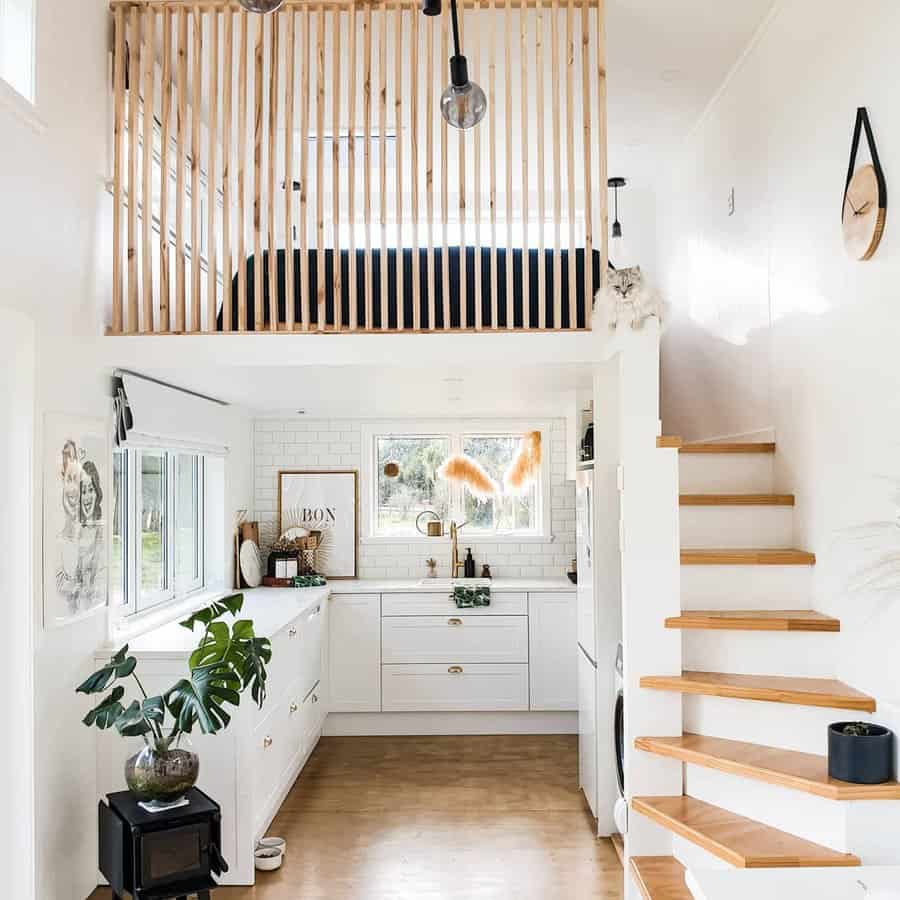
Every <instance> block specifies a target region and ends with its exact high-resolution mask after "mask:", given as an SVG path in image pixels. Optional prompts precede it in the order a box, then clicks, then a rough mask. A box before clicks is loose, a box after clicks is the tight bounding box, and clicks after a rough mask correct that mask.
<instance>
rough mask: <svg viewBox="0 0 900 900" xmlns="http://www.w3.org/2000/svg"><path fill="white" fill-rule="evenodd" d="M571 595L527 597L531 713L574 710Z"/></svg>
mask: <svg viewBox="0 0 900 900" xmlns="http://www.w3.org/2000/svg"><path fill="white" fill-rule="evenodd" d="M576 607H577V604H576V602H575V594H573V593H563V592H561V591H557V592H555V593H531V594H529V595H528V630H529V635H530V645H531V646H530V651H529V676H530V681H531V708H532V709H533V710H576V709H578V656H577V653H578V635H577V627H578V621H577V617H578V613H577V608H576Z"/></svg>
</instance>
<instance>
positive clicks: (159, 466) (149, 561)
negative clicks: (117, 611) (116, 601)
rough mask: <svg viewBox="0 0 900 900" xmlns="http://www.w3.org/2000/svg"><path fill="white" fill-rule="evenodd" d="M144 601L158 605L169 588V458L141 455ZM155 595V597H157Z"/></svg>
mask: <svg viewBox="0 0 900 900" xmlns="http://www.w3.org/2000/svg"><path fill="white" fill-rule="evenodd" d="M140 457H141V585H140V586H141V600H142V601H145V603H144V605H146V604H147V603H156V602H159V601H160V600H161V599H163V598H162V597H161V596H159V593H160V592H162V591H164V590H165V589H166V481H167V479H166V455H165V453H161V452H158V451H151V450H144V451H142V452H141V455H140ZM154 595H156V596H154Z"/></svg>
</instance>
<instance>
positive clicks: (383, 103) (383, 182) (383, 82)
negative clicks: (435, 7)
mask: <svg viewBox="0 0 900 900" xmlns="http://www.w3.org/2000/svg"><path fill="white" fill-rule="evenodd" d="M378 9H379V13H380V15H379V16H378V199H379V204H380V205H379V213H380V215H379V223H380V225H381V256H380V262H381V264H380V265H379V267H378V268H379V274H380V276H381V278H380V281H381V330H382V331H386V330H387V327H388V325H389V321H388V265H387V158H386V157H387V135H386V133H385V132H386V129H387V3H382V4H381V5H380V6H379V8H378Z"/></svg>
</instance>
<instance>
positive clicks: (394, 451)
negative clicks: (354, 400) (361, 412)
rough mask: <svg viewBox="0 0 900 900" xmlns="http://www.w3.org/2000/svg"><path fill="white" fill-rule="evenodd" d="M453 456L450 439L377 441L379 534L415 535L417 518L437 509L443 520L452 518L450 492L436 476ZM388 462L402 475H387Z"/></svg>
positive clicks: (377, 526)
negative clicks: (450, 515)
mask: <svg viewBox="0 0 900 900" xmlns="http://www.w3.org/2000/svg"><path fill="white" fill-rule="evenodd" d="M449 455H450V439H449V438H447V437H386V438H377V439H376V461H377V465H378V510H377V515H376V530H377V532H378V533H379V534H412V533H415V530H416V517H417V516H418V515H419V514H420V513H422V512H424V511H425V510H428V509H430V510H434V512H436V513H437V514H438V515H439V516H440V517H441V518H442V519H447V518H449V514H450V490H449V487H448V485H447V483H446V482H445V481H443V480H441V479H439V478H438V477H437V470H438V469H439V468H440V467H441V464H442V463H443V462H444V460H446V459H447V457H448V456H449ZM387 463H396V464H397V465H398V466H399V468H400V474H399V475H398V476H397V477H395V478H389V477H388V476H386V475H385V474H384V467H385V465H386V464H387Z"/></svg>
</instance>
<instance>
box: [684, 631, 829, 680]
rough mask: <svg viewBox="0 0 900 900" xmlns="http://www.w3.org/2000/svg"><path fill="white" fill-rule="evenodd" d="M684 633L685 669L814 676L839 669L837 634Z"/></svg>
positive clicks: (827, 674)
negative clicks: (837, 663)
mask: <svg viewBox="0 0 900 900" xmlns="http://www.w3.org/2000/svg"><path fill="white" fill-rule="evenodd" d="M682 635H683V638H682V665H683V667H684V668H685V669H691V670H694V671H700V672H732V673H734V674H736V675H793V676H809V677H812V678H830V677H832V676H833V674H834V672H835V661H836V654H837V640H836V639H837V637H838V636H837V635H836V634H816V633H805V632H791V633H786V632H771V631H718V630H716V631H694V630H684V631H683V632H682Z"/></svg>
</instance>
